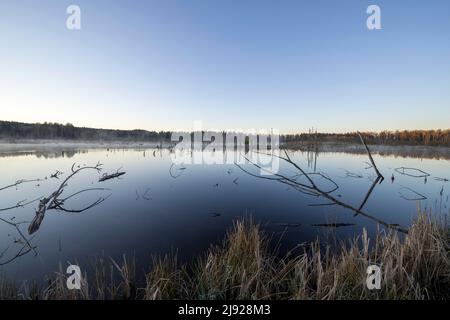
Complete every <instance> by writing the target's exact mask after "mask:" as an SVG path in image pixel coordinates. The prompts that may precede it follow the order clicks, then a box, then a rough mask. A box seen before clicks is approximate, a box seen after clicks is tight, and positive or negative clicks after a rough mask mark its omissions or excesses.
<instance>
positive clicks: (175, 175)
mask: <svg viewBox="0 0 450 320" xmlns="http://www.w3.org/2000/svg"><path fill="white" fill-rule="evenodd" d="M174 166H175V164H174V163H172V164H171V166H170V168H169V174H170V176H171V177H172V178H174V179H177V178H178V177H180V176H181V174H182V173H183V170H186V168H185V167H181V168H177V170H178V171H180V172H179V173H178V174H174V173H173V172H172V169H173V167H174Z"/></svg>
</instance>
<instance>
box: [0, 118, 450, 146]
mask: <svg viewBox="0 0 450 320" xmlns="http://www.w3.org/2000/svg"><path fill="white" fill-rule="evenodd" d="M171 134H172V132H171V131H159V132H157V131H147V130H141V129H136V130H114V129H95V128H86V127H75V126H74V125H72V124H70V123H68V124H65V125H64V124H58V123H35V124H30V123H21V122H13V121H1V120H0V142H3V143H17V142H19V143H20V142H28V143H32V142H33V141H36V140H37V141H39V140H40V141H46V140H47V141H58V140H59V141H66V142H69V141H70V142H85V143H89V142H91V143H92V142H111V141H115V142H124V143H130V142H134V143H144V142H145V143H154V144H161V145H162V144H169V145H170V144H173V142H172V141H171ZM191 134H192V133H191ZM361 135H362V136H363V138H364V140H365V141H366V142H367V143H368V144H371V145H420V146H447V147H450V129H444V130H441V129H436V130H403V131H398V130H397V131H382V132H361ZM359 141H360V138H359V134H358V132H349V133H319V132H317V131H314V129H312V130H311V129H310V130H309V132H308V133H299V134H284V135H281V136H280V143H282V144H284V145H287V146H290V147H295V146H297V145H299V144H305V143H306V144H314V143H347V144H350V143H359Z"/></svg>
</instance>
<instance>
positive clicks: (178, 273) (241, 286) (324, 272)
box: [0, 212, 450, 300]
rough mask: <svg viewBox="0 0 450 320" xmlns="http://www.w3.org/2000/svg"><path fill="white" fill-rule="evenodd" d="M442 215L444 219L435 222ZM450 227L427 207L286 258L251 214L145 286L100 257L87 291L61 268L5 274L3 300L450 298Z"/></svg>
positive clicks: (159, 267) (124, 266)
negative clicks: (393, 223)
mask: <svg viewBox="0 0 450 320" xmlns="http://www.w3.org/2000/svg"><path fill="white" fill-rule="evenodd" d="M436 219H439V220H436ZM449 240H450V229H449V224H448V221H447V220H446V218H435V217H432V216H431V215H430V214H425V213H422V212H420V213H419V215H418V217H417V219H416V220H415V222H414V223H413V224H412V225H411V227H410V229H409V232H408V234H407V235H399V234H397V233H396V232H394V231H386V230H380V231H379V232H378V234H377V235H376V237H375V238H373V239H369V238H368V236H367V233H366V232H365V230H364V231H363V232H362V233H361V235H359V236H358V237H356V238H354V239H353V240H352V241H348V242H345V243H341V244H340V245H338V248H337V250H336V248H335V249H332V248H331V247H330V246H328V245H325V244H324V243H321V242H320V241H319V240H317V241H315V242H312V243H309V244H303V245H302V246H301V247H299V248H297V250H298V249H300V251H299V252H300V253H295V254H294V251H291V252H290V253H288V254H286V255H285V256H283V257H279V255H278V254H277V249H276V248H275V249H270V248H272V246H271V243H272V242H273V239H271V238H270V237H268V236H267V235H266V234H264V232H263V231H261V228H260V226H259V225H258V224H256V223H254V221H253V220H252V219H251V218H246V219H241V220H237V221H235V222H234V224H233V227H232V228H231V230H229V232H228V233H227V235H226V237H225V239H224V241H223V243H222V244H220V245H217V246H211V247H210V249H209V250H208V251H207V252H206V253H205V254H204V255H203V256H201V257H197V259H195V260H194V261H192V262H191V263H188V264H180V263H179V262H178V261H177V257H176V254H170V255H166V256H163V257H155V258H154V259H153V265H152V266H150V268H149V272H148V273H147V274H146V276H145V281H144V283H142V284H140V283H138V282H139V281H137V280H136V279H137V275H136V270H135V262H134V260H133V259H129V258H126V257H125V256H124V257H123V261H122V262H116V261H113V260H108V259H97V261H96V263H95V267H94V268H93V271H92V274H84V276H83V281H82V288H81V290H68V289H67V287H66V275H65V273H64V272H62V267H61V270H60V271H59V272H58V273H56V275H55V276H53V277H52V280H50V281H49V284H48V286H47V287H45V288H40V287H38V286H37V285H35V284H20V285H18V284H16V283H12V282H8V281H7V280H5V279H4V278H2V277H0V299H52V300H53V299H102V300H103V299H150V300H160V299H165V300H171V299H194V300H211V299H219V300H222V299H229V300H241V299H258V300H260V299H261V300H271V299H282V300H291V299H301V300H304V299H321V300H322V299H330V300H334V299H356V300H365V299H411V300H416V299H418V300H422V299H431V300H448V299H450V255H449V254H450V243H449ZM374 264H375V265H378V266H380V267H381V289H380V290H369V289H367V287H366V278H367V274H366V270H367V267H368V266H369V265H374Z"/></svg>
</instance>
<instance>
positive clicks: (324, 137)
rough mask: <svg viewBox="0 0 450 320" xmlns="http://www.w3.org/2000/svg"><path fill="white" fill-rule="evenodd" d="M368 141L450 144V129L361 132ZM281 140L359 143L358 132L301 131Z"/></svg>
mask: <svg viewBox="0 0 450 320" xmlns="http://www.w3.org/2000/svg"><path fill="white" fill-rule="evenodd" d="M361 134H362V136H363V137H364V140H366V142H367V143H370V144H388V145H427V146H450V130H449V129H447V130H403V131H382V132H379V133H375V132H363V133H361ZM281 141H283V142H286V143H294V142H314V141H317V142H343V143H357V142H359V141H360V138H359V136H358V133H356V132H350V133H317V132H309V133H301V134H289V135H283V136H281Z"/></svg>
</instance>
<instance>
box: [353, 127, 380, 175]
mask: <svg viewBox="0 0 450 320" xmlns="http://www.w3.org/2000/svg"><path fill="white" fill-rule="evenodd" d="M358 135H359V138H360V139H361V142H362V144H363V145H364V147H365V148H366V151H367V154H368V155H369V160H370V163H371V164H372V167H373V169H374V170H375V172H376V173H377V176H379V177H381V181H380V183H381V182H383V180H384V177H383V175H382V174H381V173H380V171H379V170H378V168H377V165H376V164H375V161H374V160H373V158H372V153H370V149H369V147H368V146H367V143H366V141H365V140H364V138H363V136H362V135H361V133H359V132H358Z"/></svg>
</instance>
